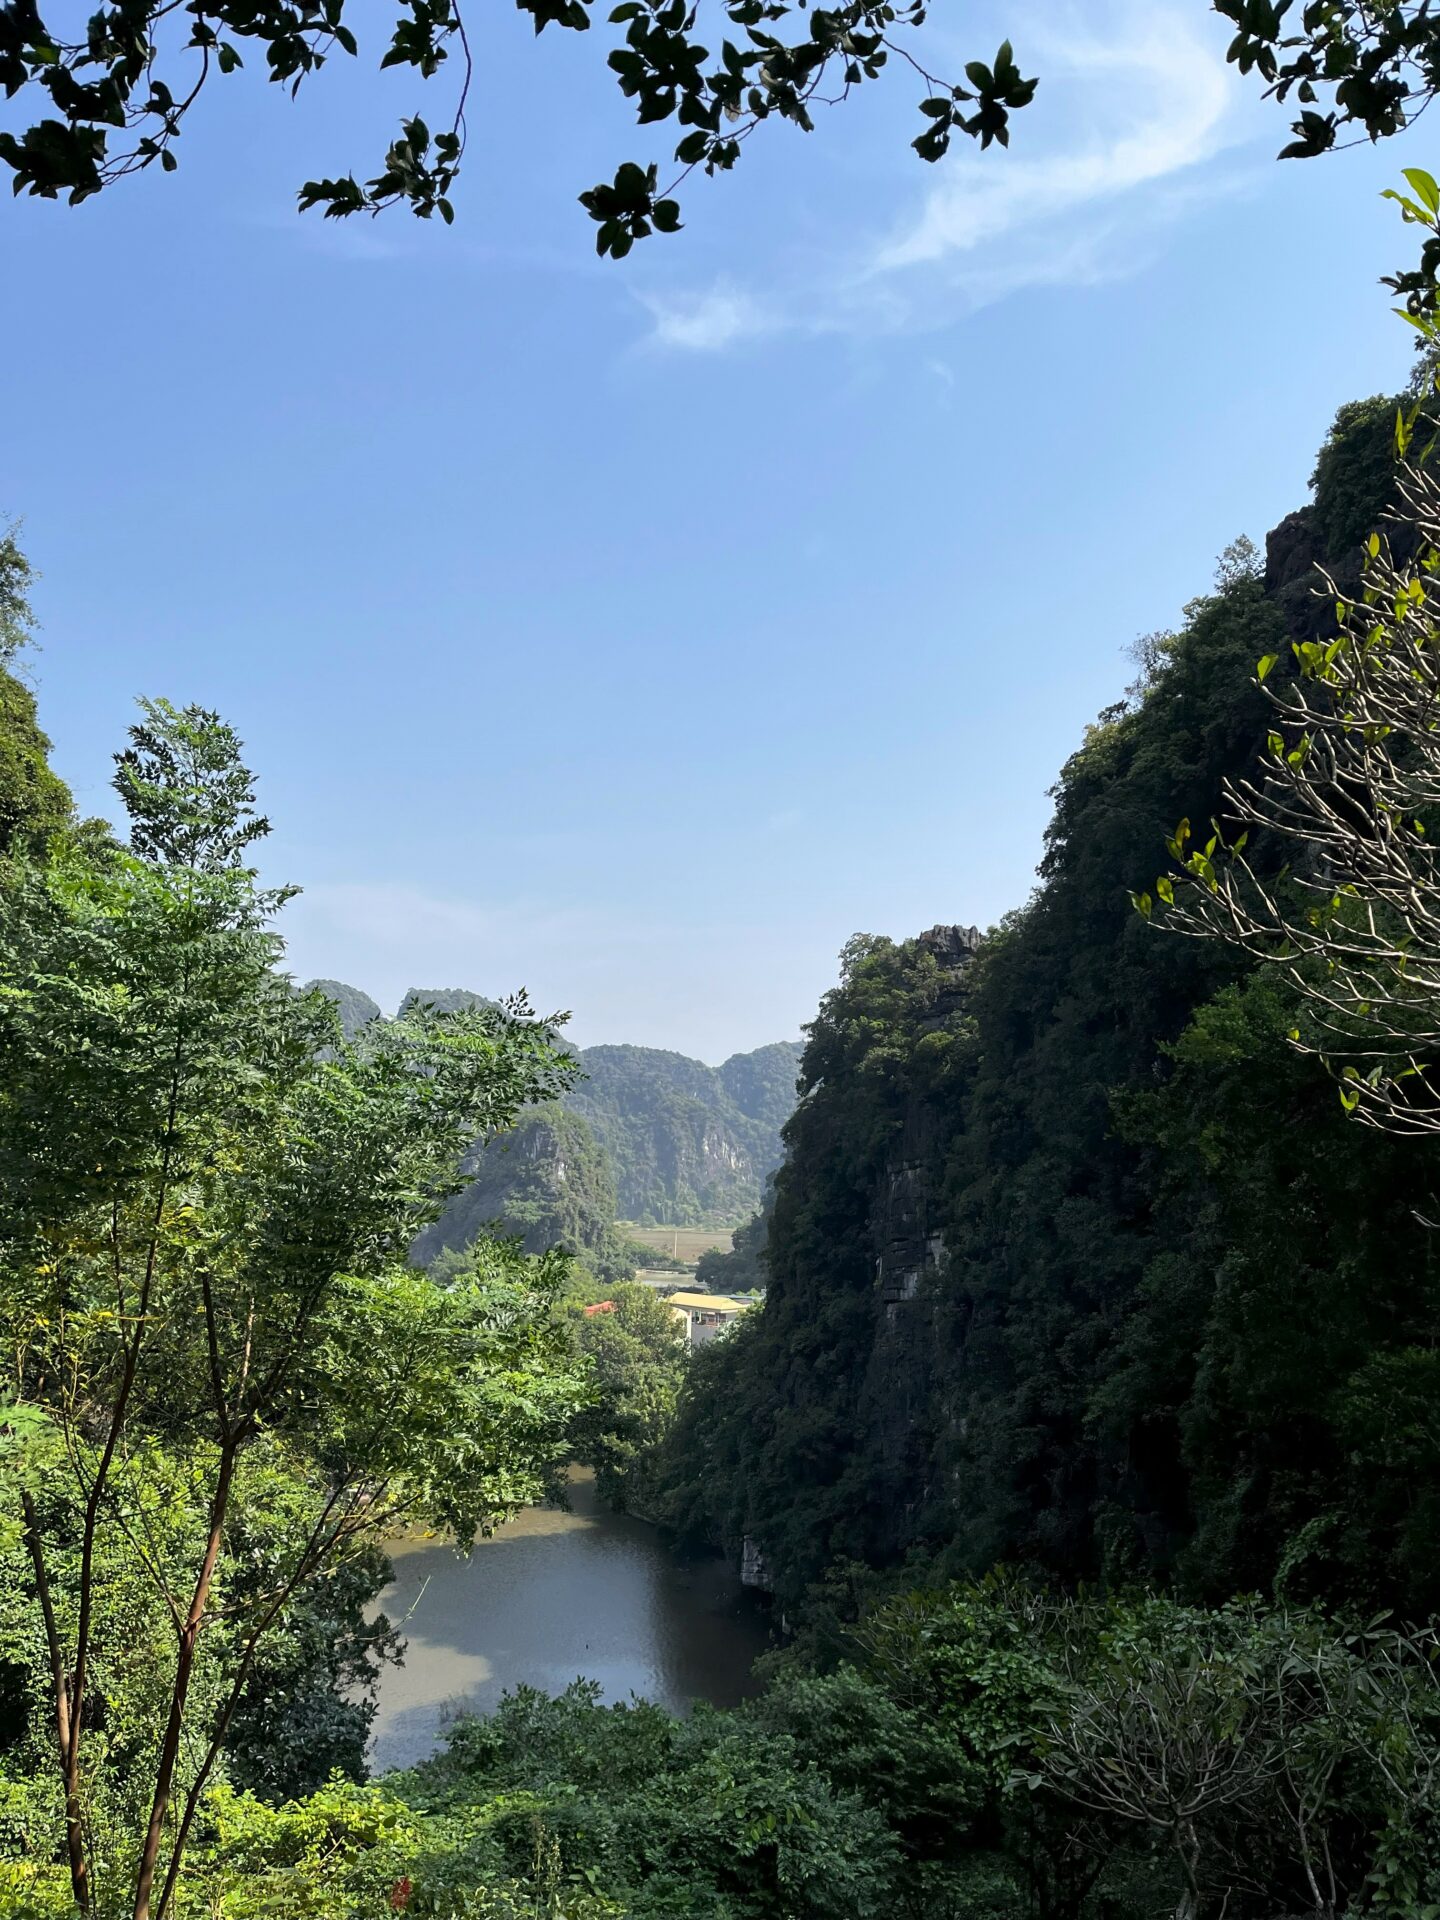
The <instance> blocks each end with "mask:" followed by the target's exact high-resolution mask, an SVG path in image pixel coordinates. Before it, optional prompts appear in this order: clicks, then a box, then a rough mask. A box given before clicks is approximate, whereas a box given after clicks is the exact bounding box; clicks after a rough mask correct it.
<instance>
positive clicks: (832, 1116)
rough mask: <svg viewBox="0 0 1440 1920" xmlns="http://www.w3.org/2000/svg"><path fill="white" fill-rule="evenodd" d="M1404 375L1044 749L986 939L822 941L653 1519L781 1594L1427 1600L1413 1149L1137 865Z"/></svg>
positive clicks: (1430, 1383) (1246, 710) (1435, 1575)
mask: <svg viewBox="0 0 1440 1920" xmlns="http://www.w3.org/2000/svg"><path fill="white" fill-rule="evenodd" d="M1395 410H1396V405H1395V402H1394V401H1390V400H1375V401H1369V402H1365V403H1363V404H1361V405H1357V406H1351V407H1347V408H1345V409H1344V410H1343V411H1342V412H1341V414H1340V416H1339V418H1338V419H1337V421H1336V424H1335V428H1334V431H1333V432H1332V434H1331V436H1330V438H1329V439H1328V440H1327V442H1326V444H1325V446H1324V448H1323V449H1322V451H1321V454H1320V458H1319V461H1318V463H1317V467H1316V474H1315V495H1314V500H1313V502H1312V504H1311V505H1310V506H1308V507H1306V508H1304V509H1302V510H1301V511H1300V512H1299V513H1298V514H1294V515H1292V516H1290V518H1289V519H1288V520H1287V521H1285V522H1284V523H1283V524H1282V526H1281V527H1280V528H1278V529H1277V530H1276V532H1275V534H1273V535H1272V536H1271V538H1270V542H1269V555H1268V562H1267V563H1262V562H1261V560H1260V559H1259V557H1258V556H1257V555H1255V554H1253V552H1251V551H1248V550H1247V549H1246V548H1244V547H1243V546H1241V547H1237V548H1235V549H1232V550H1231V551H1230V552H1229V553H1228V554H1227V555H1226V557H1225V559H1224V560H1223V561H1222V563H1221V567H1220V570H1219V573H1218V575H1217V578H1216V583H1215V586H1214V589H1213V590H1212V591H1211V592H1210V593H1207V594H1205V595H1204V596H1202V597H1201V598H1200V599H1198V600H1196V601H1194V602H1192V603H1191V604H1190V605H1189V606H1188V607H1187V608H1186V610H1185V615H1184V619H1183V621H1182V623H1181V625H1180V626H1179V627H1178V629H1177V630H1176V631H1175V632H1173V633H1168V634H1164V635H1159V636H1153V637H1152V638H1151V639H1150V640H1149V641H1148V642H1147V643H1146V644H1145V646H1144V648H1143V650H1142V651H1143V659H1142V664H1141V672H1140V675H1139V677H1138V679H1137V680H1136V682H1135V684H1134V685H1133V686H1132V688H1131V689H1130V691H1129V693H1128V694H1127V696H1126V697H1125V699H1124V700H1122V701H1121V702H1119V703H1118V704H1117V705H1115V706H1114V707H1112V708H1110V709H1109V710H1107V711H1106V712H1105V713H1103V714H1101V715H1100V717H1099V718H1098V720H1097V721H1096V722H1095V724H1094V725H1093V726H1092V727H1091V728H1090V729H1089V730H1088V732H1087V734H1086V737H1085V740H1084V742H1083V743H1082V745H1081V746H1080V748H1079V749H1078V751H1077V752H1076V753H1075V754H1074V755H1073V756H1072V757H1071V759H1070V760H1069V762H1068V763H1067V764H1066V766H1065V768H1064V770H1063V772H1062V774H1061V777H1060V782H1059V784H1058V786H1057V788H1056V790H1055V813H1054V818H1053V820H1052V822H1051V825H1050V828H1049V832H1048V835H1047V843H1046V852H1045V858H1044V862H1043V865H1042V869H1041V884H1040V887H1039V889H1038V891H1037V893H1036V894H1035V896H1034V897H1033V899H1032V900H1031V902H1030V903H1029V904H1028V905H1027V906H1025V907H1024V908H1022V909H1020V910H1018V911H1016V912H1015V913H1013V914H1011V915H1010V916H1008V917H1007V919H1006V920H1005V921H1003V922H1002V923H1001V925H1000V926H998V927H997V928H995V929H994V930H993V931H992V932H991V933H990V934H989V935H988V936H987V937H986V938H985V939H984V940H983V941H982V942H980V943H979V944H978V946H977V945H973V944H972V940H971V938H970V936H969V935H968V934H967V933H966V932H965V931H964V930H962V929H950V928H943V927H942V928H937V929H935V930H934V931H933V932H931V933H929V934H925V935H922V936H920V937H919V938H918V939H914V940H910V941H905V942H893V941H890V940H887V939H878V938H868V937H857V938H856V939H855V940H854V941H852V942H851V944H850V946H849V947H848V948H847V950H846V953H845V956H844V961H843V972H842V977H841V980H840V983H839V985H838V986H837V987H836V988H835V989H834V990H833V991H832V992H831V993H830V994H828V995H827V996H826V999H825V1001H824V1003H823V1004H822V1006H821V1009H820V1013H819V1016H818V1018H817V1019H816V1021H815V1023H814V1025H813V1026H812V1028H811V1029H810V1034H809V1040H808V1043H807V1046H806V1051H805V1056H804V1060H803V1063H802V1069H801V1100H800V1105H799V1107H798V1109H797V1111H796V1113H795V1116H794V1118H793V1119H792V1120H791V1121H790V1122H789V1124H788V1127H787V1129H786V1144H787V1157H786V1160H785V1164H784V1166H783V1167H782V1169H781V1171H780V1173H779V1175H778V1178H777V1182H776V1188H775V1195H774V1203H773V1212H772V1215H771V1219H770V1224H769V1234H768V1246H767V1248H766V1253H765V1260H766V1265H767V1268H768V1275H769V1282H770V1285H769V1294H768V1298H767V1301H766V1304H765V1307H764V1310H763V1312H761V1313H757V1314H753V1315H751V1316H750V1317H749V1319H748V1321H747V1323H746V1324H745V1325H744V1326H743V1327H742V1328H741V1329H740V1331H739V1332H738V1333H737V1335H736V1336H735V1338H733V1339H732V1340H731V1341H729V1342H727V1343H726V1344H725V1345H724V1347H723V1348H722V1349H720V1350H718V1351H717V1352H716V1353H715V1354H714V1355H712V1356H707V1357H706V1364H705V1366H704V1367H703V1368H697V1369H696V1370H695V1372H694V1373H693V1375H692V1386H691V1390H690V1392H689V1393H688V1395H687V1396H686V1398H685V1399H684V1400H683V1402H682V1408H681V1417H680V1424H679V1426H678V1428H677V1430H676V1436H675V1442H674V1448H673V1459H674V1462H675V1466H674V1472H673V1478H672V1489H671V1492H672V1499H673V1512H674V1517H675V1520H676V1523H677V1525H679V1526H680V1527H681V1529H682V1530H683V1531H685V1532H688V1533H691V1534H695V1535H700V1536H704V1537H708V1538H711V1539H714V1540H718V1541H723V1542H724V1543H725V1544H726V1545H727V1546H728V1547H729V1548H730V1549H731V1550H738V1547H739V1545H740V1543H741V1541H742V1540H744V1539H745V1538H746V1537H747V1536H748V1537H749V1538H750V1539H751V1540H752V1542H754V1543H756V1544H757V1545H758V1547H759V1548H760V1550H761V1551H762V1553H763V1555H764V1558H765V1560H766V1562H767V1563H768V1565H769V1567H770V1568H771V1570H772V1572H773V1574H774V1577H775V1579H776V1581H777V1584H778V1587H779V1589H780V1591H781V1592H782V1594H783V1595H784V1596H785V1598H786V1600H787V1602H788V1603H789V1604H792V1605H793V1604H795V1603H796V1602H797V1601H798V1600H799V1599H800V1597H801V1596H802V1595H803V1594H804V1592H805V1591H806V1589H807V1588H808V1587H810V1585H811V1583H813V1582H815V1581H817V1580H819V1579H821V1578H822V1577H823V1576H824V1575H825V1574H826V1573H827V1570H828V1569H830V1568H831V1567H832V1566H833V1565H834V1564H836V1563H837V1562H839V1563H859V1564H861V1565H863V1566H865V1567H868V1568H871V1569H880V1570H883V1569H890V1570H892V1571H893V1570H896V1569H899V1568H900V1567H901V1566H902V1565H903V1566H904V1567H905V1573H904V1576H903V1577H904V1578H905V1579H907V1580H908V1579H912V1578H913V1577H914V1570H915V1566H916V1563H917V1561H918V1564H919V1565H920V1566H924V1567H927V1568H930V1569H933V1570H936V1571H942V1572H951V1573H966V1572H978V1571H982V1570H983V1569H985V1568H987V1567H989V1566H991V1565H993V1564H994V1563H996V1562H997V1561H1002V1560H1004V1561H1010V1562H1012V1563H1013V1562H1021V1563H1025V1564H1028V1565H1031V1566H1034V1567H1037V1568H1040V1569H1043V1570H1044V1571H1046V1572H1047V1573H1049V1574H1052V1575H1056V1576H1059V1577H1060V1578H1062V1579H1065V1580H1070V1581H1074V1580H1082V1579H1083V1580H1096V1579H1106V1580H1110V1581H1118V1582H1124V1581H1128V1580H1132V1579H1136V1578H1140V1577H1145V1578H1149V1579H1156V1580H1162V1581H1173V1582H1174V1583H1176V1585H1177V1586H1178V1587H1179V1589H1180V1590H1181V1591H1183V1592H1185V1593H1188V1594H1190V1595H1192V1596H1195V1597H1197V1598H1209V1599H1213V1598H1220V1597H1223V1596H1224V1595H1226V1594H1228V1593H1232V1592H1235V1591H1246V1590H1252V1591H1253V1590H1269V1589H1271V1588H1272V1587H1274V1586H1276V1585H1277V1584H1278V1585H1279V1587H1280V1588H1282V1589H1283V1591H1285V1592H1286V1593H1288V1594H1290V1595H1299V1596H1311V1595H1323V1596H1325V1597H1327V1598H1329V1599H1331V1600H1341V1601H1353V1602H1355V1603H1356V1604H1359V1605H1364V1606H1370V1605H1381V1604H1383V1605H1393V1606H1397V1607H1399V1608H1401V1609H1402V1610H1404V1611H1405V1612H1407V1613H1411V1614H1423V1613H1426V1612H1428V1611H1430V1610H1431V1609H1433V1608H1435V1607H1436V1606H1437V1605H1440V1551H1437V1546H1436V1542H1437V1539H1440V1507H1437V1493H1436V1489H1437V1487H1440V1426H1437V1415H1436V1410H1437V1407H1440V1373H1437V1370H1436V1366H1435V1358H1434V1353H1435V1348H1434V1343H1435V1337H1436V1332H1437V1329H1440V1280H1437V1277H1436V1268H1435V1236H1434V1232H1433V1229H1432V1228H1431V1227H1430V1226H1428V1225H1427V1224H1426V1221H1427V1220H1433V1219H1434V1218H1435V1217H1436V1202H1435V1198H1434V1194H1433V1186H1434V1180H1433V1168H1432V1167H1431V1165H1430V1159H1431V1155H1430V1153H1429V1152H1428V1151H1427V1149H1426V1148H1425V1147H1424V1146H1423V1145H1422V1146H1419V1147H1417V1145H1416V1144H1415V1143H1414V1142H1410V1141H1406V1140H1398V1139H1396V1138H1394V1137H1391V1136H1388V1135H1386V1134H1383V1133H1378V1132H1374V1131H1367V1130H1364V1129H1360V1128H1357V1127H1356V1126H1354V1125H1353V1124H1352V1123H1350V1122H1349V1121H1348V1120H1347V1118H1346V1116H1345V1114H1344V1112H1343V1111H1342V1108H1341V1105H1340V1103H1339V1101H1338V1100H1337V1097H1336V1092H1335V1087H1334V1085H1333V1083H1332V1081H1331V1080H1330V1079H1329V1078H1328V1077H1327V1074H1326V1072H1325V1070H1324V1068H1323V1067H1322V1066H1321V1065H1320V1064H1319V1063H1318V1062H1317V1061H1316V1060H1315V1059H1313V1058H1306V1057H1303V1056H1302V1055H1300V1054H1298V1053H1296V1052H1295V1051H1294V1049H1293V1048H1292V1047H1291V1046H1290V1045H1289V1044H1288V1042H1287V1035H1288V1034H1289V1032H1290V1031H1291V1029H1292V1028H1294V1027H1295V1025H1296V1020H1297V1014H1296V1007H1295V999H1294V995H1293V993H1292V991H1291V990H1290V989H1289V988H1288V987H1287V986H1286V984H1285V981H1284V979H1283V977H1282V976H1281V975H1279V974H1277V973H1276V972H1274V971H1273V970H1271V971H1268V972H1257V971H1256V970H1255V969H1254V968H1253V966H1251V965H1250V964H1249V963H1246V962H1244V961H1243V960H1239V959H1237V958H1236V956H1235V955H1234V954H1233V953H1232V952H1231V951H1230V950H1228V949H1225V948H1223V947H1217V946H1216V945H1214V944H1213V943H1205V942H1197V941H1187V940H1183V939H1179V938H1176V937H1174V936H1172V935H1167V934H1165V933H1162V932H1160V931H1157V929H1156V928H1155V927H1154V926H1152V925H1148V924H1146V922H1145V921H1144V920H1143V919H1142V918H1141V916H1140V915H1138V914H1137V913H1136V911H1135V910H1134V906H1133V904H1132V899H1131V894H1132V890H1135V889H1137V888H1139V887H1142V886H1146V885H1148V884H1149V883H1150V882H1151V880H1152V878H1153V875H1154V873H1155V871H1156V870H1157V868H1159V867H1162V866H1163V865H1164V863H1165V852H1164V837H1165V833H1166V832H1167V831H1168V830H1169V829H1170V828H1171V827H1172V826H1173V823H1174V822H1175V821H1176V820H1178V819H1180V818H1182V817H1188V818H1189V819H1190V820H1192V821H1194V822H1195V823H1196V824H1197V827H1198V825H1199V823H1202V822H1204V821H1206V820H1208V819H1209V818H1210V816H1211V815H1212V814H1213V813H1214V812H1216V810H1217V808H1218V806H1219V802H1220V791H1221V785H1222V782H1223V781H1224V780H1225V778H1226V777H1227V776H1229V777H1243V776H1244V775H1246V774H1247V773H1248V772H1249V770H1250V769H1251V767H1252V766H1253V765H1254V762H1255V759H1256V755H1257V753H1258V752H1259V751H1260V750H1261V748H1262V746H1263V744H1264V738H1265V731H1266V725H1267V719H1266V715H1267V708H1266V704H1265V700H1264V697H1263V694H1262V692H1261V690H1260V689H1258V688H1257V686H1256V684H1255V665H1256V662H1257V661H1258V660H1260V659H1262V657H1266V656H1274V657H1275V658H1276V660H1277V661H1278V663H1279V664H1278V665H1277V666H1276V667H1275V669H1274V674H1275V676H1276V679H1277V680H1279V679H1283V676H1284V675H1285V673H1286V672H1287V670H1289V664H1293V662H1292V655H1291V642H1292V641H1299V642H1302V643H1303V642H1306V641H1309V640H1310V639H1312V638H1313V637H1315V636H1316V635H1317V634H1319V635H1321V636H1325V635H1328V633H1329V632H1331V631H1333V620H1334V615H1333V601H1330V600H1326V599H1324V598H1317V597H1316V594H1315V591H1314V589H1315V575H1314V572H1313V568H1314V565H1315V563H1316V562H1317V561H1324V562H1326V563H1328V565H1329V566H1330V567H1331V569H1332V570H1333V571H1334V573H1335V576H1336V579H1337V581H1338V582H1339V583H1340V586H1341V590H1342V592H1350V591H1352V590H1357V591H1358V552H1359V543H1360V540H1361V538H1362V537H1363V532H1362V530H1363V529H1365V528H1368V527H1370V526H1372V525H1375V524H1377V523H1378V522H1379V519H1380V516H1381V515H1382V513H1383V512H1384V510H1385V509H1386V507H1387V506H1388V505H1389V504H1390V502H1391V499H1392V497H1393V492H1392V490H1393V475H1394V460H1393V451H1392V446H1391V442H1392V437H1393V423H1394V419H1395ZM1287 663H1289V664H1287ZM1256 857H1257V859H1258V860H1259V861H1260V862H1261V863H1262V864H1263V862H1264V861H1265V860H1266V859H1267V858H1269V859H1271V863H1272V866H1274V865H1278V864H1279V855H1278V854H1272V855H1267V853H1266V852H1265V849H1264V847H1263V846H1262V847H1261V848H1260V849H1259V851H1258V853H1257V855H1256ZM696 1459H703V1460H704V1461H706V1463H707V1471H706V1473H705V1474H704V1475H703V1476H695V1475H694V1474H693V1473H692V1472H691V1471H690V1470H689V1465H688V1463H690V1462H692V1461H694V1460H696ZM896 1577H900V1576H899V1575H898V1574H897V1575H896Z"/></svg>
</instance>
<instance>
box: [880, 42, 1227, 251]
mask: <svg viewBox="0 0 1440 1920" xmlns="http://www.w3.org/2000/svg"><path fill="white" fill-rule="evenodd" d="M1117 23H1118V24H1119V29H1120V30H1119V34H1118V37H1114V36H1113V35H1112V36H1107V37H1106V38H1103V39H1101V38H1097V37H1096V36H1095V35H1094V34H1093V33H1091V34H1088V35H1086V36H1084V37H1072V36H1062V35H1057V34H1053V33H1051V34H1044V33H1042V34H1040V35H1038V36H1036V39H1035V52H1034V55H1033V62H1034V64H1035V65H1037V66H1039V67H1040V68H1041V70H1042V71H1043V72H1045V73H1046V75H1047V83H1048V84H1049V85H1050V87H1051V88H1052V90H1054V91H1057V92H1062V93H1064V94H1066V95H1068V96H1069V99H1068V101H1067V102H1066V104H1068V106H1069V107H1070V111H1071V116H1072V129H1071V132H1070V135H1069V138H1068V139H1067V140H1066V142H1065V144H1064V145H1063V146H1062V147H1061V148H1060V149H1059V150H1058V151H1055V152H1051V153H1048V154H1044V155H1040V156H1037V157H1035V158H1027V157H1025V156H1024V155H1022V154H1019V153H1006V154H1003V155H999V156H997V155H995V154H993V153H992V154H989V155H981V154H977V153H965V154H961V155H959V156H958V157H957V158H956V159H954V160H953V161H951V162H950V163H949V164H948V165H947V166H946V168H945V171H944V174H943V177H942V178H941V180H940V181H939V182H938V184H936V185H935V186H933V187H932V188H931V190H930V191H929V193H927V195H926V196H925V201H924V204H923V206H922V208H921V210H920V213H919V216H918V218H913V219H911V220H909V221H908V222H907V223H906V224H905V225H904V227H903V228H902V229H901V231H900V232H899V233H898V234H897V235H896V236H895V237H894V238H893V239H892V240H891V241H889V242H888V243H887V244H886V245H884V246H882V247H881V248H880V249H879V251H878V253H877V254H876V256H875V259H874V261H873V263H872V268H871V270H872V272H875V273H888V272H893V271H896V270H899V269H903V268H906V267H916V266H925V265H931V264H934V263H936V262H939V261H942V260H945V259H947V258H951V257H953V256H956V255H974V254H978V253H981V252H983V251H984V250H986V249H987V248H988V249H994V248H995V247H997V246H998V244H999V243H1001V242H1003V241H1006V240H1009V239H1010V238H1012V236H1014V235H1016V234H1033V233H1035V232H1036V231H1038V230H1040V229H1043V228H1049V227H1051V226H1053V225H1056V224H1058V223H1060V222H1062V221H1067V220H1069V219H1072V218H1073V217H1074V216H1075V215H1076V214H1077V213H1083V212H1087V211H1089V210H1092V209H1096V208H1102V207H1108V206H1109V205H1111V204H1112V203H1113V202H1115V201H1117V200H1118V199H1120V198H1121V197H1122V196H1125V195H1127V194H1131V193H1133V192H1134V191H1135V190H1136V189H1137V188H1142V187H1147V186H1153V185H1156V184H1157V183H1159V182H1161V181H1165V180H1169V179H1171V178H1172V177H1173V176H1175V175H1177V174H1180V173H1183V172H1185V171H1187V170H1189V169H1190V168H1192V167H1196V166H1199V165H1200V164H1201V163H1202V162H1204V161H1206V160H1209V159H1212V158H1213V157H1214V156H1215V155H1216V154H1217V153H1218V152H1219V151H1220V149H1221V147H1222V146H1223V145H1224V144H1225V138H1226V133H1225V129H1226V122H1227V120H1228V119H1229V117H1230V108H1231V105H1232V100H1233V80H1232V76H1231V72H1230V70H1229V69H1228V68H1227V67H1226V65H1225V63H1224V59H1223V55H1222V53H1221V50H1220V48H1219V46H1218V43H1217V42H1216V40H1215V38H1214V35H1213V34H1204V35H1202V33H1201V32H1200V31H1198V30H1197V28H1196V26H1195V25H1194V24H1193V23H1192V22H1191V21H1190V20H1189V19H1188V18H1187V17H1185V16H1182V15H1181V14H1180V13H1179V12H1178V11H1177V10H1176V9H1175V8H1174V7H1173V6H1164V7H1159V8H1154V7H1148V8H1146V9H1145V10H1144V11H1143V12H1136V11H1134V10H1130V9H1127V10H1126V11H1125V12H1124V14H1123V15H1120V16H1117ZM1040 98H1043V96H1040ZM1029 111H1030V112H1031V113H1034V112H1036V111H1037V108H1035V107H1032V108H1030V109H1029ZM1075 120H1080V121H1082V123H1083V122H1085V121H1088V122H1089V123H1090V124H1091V126H1092V127H1093V125H1094V123H1095V122H1096V121H1097V120H1099V121H1103V124H1104V126H1105V129H1106V131H1105V132H1104V133H1098V132H1093V131H1092V132H1088V133H1087V132H1085V131H1082V130H1081V129H1080V128H1078V127H1075V126H1074V124H1073V122H1074V121H1075Z"/></svg>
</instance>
